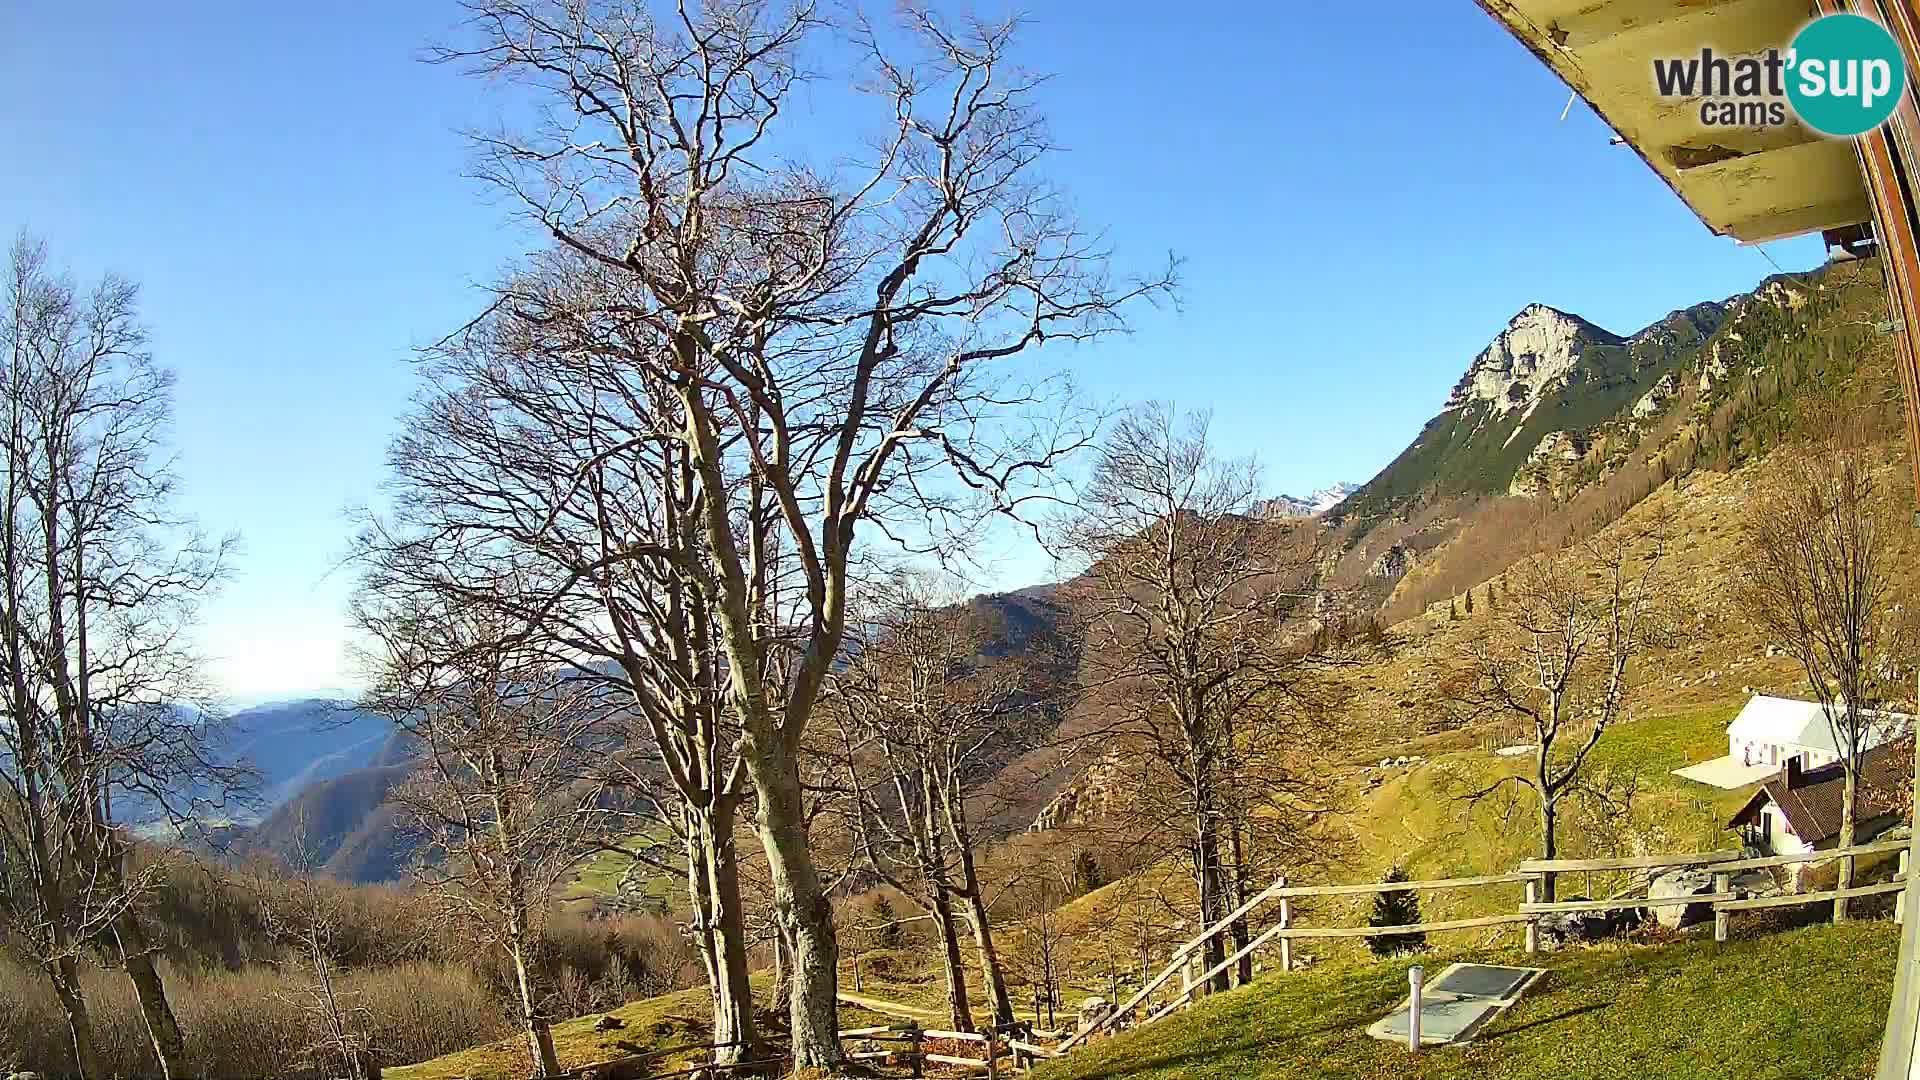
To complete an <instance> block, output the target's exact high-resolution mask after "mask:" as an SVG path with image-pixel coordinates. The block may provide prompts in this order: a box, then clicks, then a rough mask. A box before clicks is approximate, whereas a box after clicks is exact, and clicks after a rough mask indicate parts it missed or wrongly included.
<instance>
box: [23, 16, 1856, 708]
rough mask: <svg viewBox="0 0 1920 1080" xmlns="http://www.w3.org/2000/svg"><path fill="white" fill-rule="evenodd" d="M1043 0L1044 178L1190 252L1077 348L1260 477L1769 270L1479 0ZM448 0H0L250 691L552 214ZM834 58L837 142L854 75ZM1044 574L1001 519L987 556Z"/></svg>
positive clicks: (1089, 362) (317, 604)
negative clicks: (423, 374)
mask: <svg viewBox="0 0 1920 1080" xmlns="http://www.w3.org/2000/svg"><path fill="white" fill-rule="evenodd" d="M871 6H872V7H873V8H874V10H876V11H878V12H881V13H884V12H885V11H886V10H887V8H888V7H889V5H888V4H886V3H884V2H879V3H875V4H873V5H871ZM986 6H987V7H989V8H992V7H994V6H996V5H992V4H989V5H986ZM1028 10H1029V11H1030V12H1032V17H1031V19H1030V21H1029V24H1028V26H1027V30H1026V33H1025V35H1024V37H1023V39H1022V45H1021V57H1022V59H1023V61H1024V62H1025V63H1026V64H1028V65H1029V66H1031V67H1034V68H1036V69H1039V70H1044V71H1048V72H1051V73H1053V74H1054V75H1055V79H1054V81H1053V82H1051V83H1050V84H1049V85H1048V87H1047V89H1046V91H1045V101H1046V105H1047V109H1048V114H1049V118H1050V121H1051V124H1052V128H1053V131H1054V135H1055V137H1056V140H1057V141H1058V142H1059V143H1060V144H1061V145H1062V146H1063V148H1064V149H1063V151H1062V153H1061V154H1060V155H1059V156H1058V158H1057V160H1056V161H1055V162H1054V163H1053V164H1052V165H1051V166H1050V167H1049V172H1050V174H1051V176H1052V177H1053V178H1054V179H1055V180H1056V181H1058V182H1059V183H1060V184H1061V185H1062V186H1064V187H1066V188H1067V189H1068V190H1070V191H1071V192H1072V194H1073V197H1074V200H1075V202H1076V204H1077V206H1078V209H1079V211H1080V213H1081V216H1082V217H1083V218H1084V219H1085V220H1086V221H1088V222H1090V223H1099V224H1102V225H1105V226H1106V227H1107V229H1108V231H1109V234H1110V236H1111V238H1112V241H1113V243H1114V245H1115V247H1116V248H1117V250H1118V251H1119V252H1120V254H1121V262H1122V265H1123V266H1125V265H1127V264H1129V263H1131V264H1134V265H1139V266H1141V267H1142V268H1147V267H1150V266H1151V264H1152V263H1153V262H1154V261H1155V260H1157V259H1159V258H1162V257H1164V255H1165V253H1166V252H1167V251H1169V250H1171V251H1174V252H1176V253H1178V254H1179V255H1180V256H1181V257H1183V258H1184V260H1185V268H1184V272H1183V277H1184V286H1183V291H1182V301H1181V308H1180V310H1179V311H1173V310H1166V311H1160V312H1147V313H1145V314H1143V315H1142V316H1141V317H1140V318H1139V319H1138V320H1137V333H1136V334H1135V335H1133V336H1132V337H1131V338H1128V339H1125V340H1119V341H1108V342H1106V343H1103V344H1101V345H1099V346H1098V347H1094V348H1088V349H1083V350H1079V351H1078V352H1077V353H1076V354H1075V355H1074V356H1073V357H1072V366H1073V368H1074V370H1075V372H1076V377H1077V378H1078V380H1079V381H1080V382H1081V383H1082V385H1083V386H1084V387H1086V388H1087V389H1089V390H1090V391H1091V392H1093V393H1094V394H1095V395H1097V396H1099V397H1101V398H1103V399H1106V400H1111V401H1131V400H1139V399H1143V398H1150V397H1152V398H1166V399H1170V400H1173V401H1175V402H1177V403H1178V404H1180V405H1181V406H1183V407H1188V408H1199V407H1210V408H1212V409H1213V410H1214V414H1215V433H1216V435H1217V437H1218V438H1219V440H1220V441H1221V443H1222V444H1223V445H1224V446H1225V447H1226V448H1227V449H1228V450H1230V451H1232V452H1234V453H1242V454H1256V455H1258V456H1259V458H1260V459H1261V460H1262V461H1263V462H1264V464H1265V465H1266V469H1267V480H1268V485H1269V487H1270V488H1271V489H1272V490H1274V491H1287V492H1298V493H1304V492H1305V491H1307V490H1310V489H1312V488H1315V487H1319V486H1323V485H1325V484H1327V483H1329V482H1331V481H1334V480H1341V479H1350V480H1365V479H1367V478H1368V477H1370V476H1372V475H1373V473H1374V472H1376V471H1377V470H1378V469H1379V468H1380V467H1381V466H1382V465H1384V464H1385V463H1386V462H1387V461H1388V460H1389V459H1390V458H1391V457H1392V456H1393V455H1394V454H1395V453H1397V452H1398V451H1399V450H1400V449H1401V448H1402V447H1403V446H1405V444H1406V443H1407V442H1408V441H1409V440H1410V439H1411V438H1412V437H1413V435H1414V434H1415V433H1416V432H1417V431H1418V429H1419V427H1420V425H1421V423H1422V422H1424V421H1425V420H1426V419H1427V418H1428V417H1430V416H1432V415H1433V413H1434V412H1435V411H1436V410H1437V409H1438V407H1439V406H1440V404H1441V402H1442V401H1443V400H1444V398H1445V397H1446V393H1447V391H1448V389H1449V388H1450V387H1451V386H1452V384H1453V382H1454V381H1455V380H1456V379H1457V378H1458V377H1459V376H1460V373H1461V372H1462V370H1463V369H1464V368H1465V366H1466V364H1467V363H1468V361H1469V360H1470V359H1471V358H1472V357H1473V355H1474V354H1475V353H1477V352H1478V351H1479V350H1480V349H1481V348H1482V347H1484V345H1485V344H1486V342H1487V341H1488V340H1489V339H1490V338H1491V337H1492V336H1493V335H1494V334H1495V333H1497V332H1498V331H1499V330H1500V329H1501V328H1502V327H1503V326H1504V324H1505V323H1506V321H1507V319H1509V318H1510V317H1511V316H1512V315H1513V313H1514V312H1515V311H1517V310H1518V309H1519V308H1521V307H1522V306H1524V305H1525V304H1527V303H1529V302H1532V301H1540V302H1544V303H1548V304H1552V305H1554V306H1557V307H1561V308H1565V309H1567V310H1570V311H1575V312H1578V313H1580V314H1582V315H1585V316H1586V317H1588V318H1590V319H1592V320H1593V321H1595V322H1597V323H1599V324H1600V325H1602V326H1604V327H1607V328H1608V329H1611V330H1615V331H1619V332H1623V333H1624V332H1630V331H1632V330H1634V329H1637V328H1639V327H1640V326H1643V325H1645V324H1646V323H1648V322H1651V321H1652V320H1654V319H1655V318H1657V317H1659V316H1660V315H1661V314H1663V313H1665V312H1667V311H1669V310H1671V309H1673V308H1676V307H1681V306H1685V305H1687V304H1690V303H1694V302H1696V301H1699V300H1701V299H1706V298H1717V297H1722V296H1725V295H1728V294H1730V293H1733V292H1737V291H1740V290H1743V289H1746V288H1750V287H1751V286H1752V285H1753V284H1754V283H1755V282H1756V281H1758V280H1759V279H1760V278H1761V277H1763V276H1765V275H1766V274H1768V273H1770V272H1772V270H1773V264H1772V263H1770V262H1769V261H1768V259H1767V257H1766V255H1763V254H1762V253H1761V252H1760V251H1758V250H1755V249H1752V248H1742V247H1738V246H1736V245H1734V244H1733V243H1732V242H1731V241H1729V240H1725V239H1721V238H1717V237H1714V236H1712V235H1711V234H1709V233H1708V232H1707V231H1706V229H1705V228H1704V227H1702V226H1701V225H1700V224H1699V223H1698V222H1697V221H1696V220H1695V219H1694V218H1693V217H1692V216H1691V215H1690V214H1689V213H1688V212H1687V211H1686V210H1685V208H1684V207H1683V206H1681V205H1680V203H1679V202H1678V200H1677V199H1675V198H1674V197H1673V196H1672V194H1671V193H1670V192H1669V191H1668V190H1667V189H1666V188H1665V187H1664V186H1663V185H1662V184H1661V183H1660V182H1659V181H1658V179H1657V178H1656V177H1655V176H1654V175H1653V173H1652V172H1651V171H1649V170H1648V169H1647V168H1646V167H1645V165H1644V164H1642V163H1641V161H1640V160H1639V159H1638V158H1637V157H1635V156H1634V155H1633V153H1632V152H1631V151H1630V150H1627V149H1625V148H1623V147H1619V146H1610V145H1609V144H1608V135H1609V133H1608V131H1607V130H1606V128H1605V127H1604V126H1603V125H1602V124H1601V123H1600V122H1599V121H1598V120H1597V119H1596V118H1594V117H1593V116H1592V115H1591V114H1590V113H1589V112H1587V111H1586V110H1585V109H1584V108H1583V107H1582V106H1579V105H1576V106H1575V107H1574V109H1573V110H1572V111H1571V113H1570V114H1569V115H1568V116H1567V117H1566V119H1565V120H1564V121H1563V120H1562V119H1561V109H1562V107H1563V106H1564V105H1565V104H1566V100H1567V91H1566V89H1565V88H1564V87H1563V86H1562V85H1561V84H1560V83H1559V82H1558V81H1557V80H1555V79H1554V78H1553V76H1551V75H1550V74H1549V73H1548V72H1547V71H1546V70H1545V69H1544V68H1543V67H1541V65H1540V64H1539V63H1538V62H1537V61H1535V60H1534V59H1533V58H1532V57H1531V56H1530V55H1528V54H1527V53H1526V52H1525V51H1524V50H1523V49H1522V48H1521V47H1520V46H1519V45H1517V44H1515V43H1514V42H1513V41H1512V40H1511V39H1509V38H1508V37H1507V35H1506V34H1505V33H1504V32H1502V31H1501V30H1500V29H1499V28H1498V27H1497V26H1495V25H1494V23H1493V22H1492V21H1491V20H1490V19H1489V18H1488V17H1487V16H1486V15H1485V14H1483V13H1482V12H1481V11H1480V9H1479V8H1478V7H1477V5H1475V4H1474V3H1472V2H1471V0H1388V2H1387V3H1386V4H1384V5H1382V4H1375V5H1370V6H1366V7H1353V6H1350V5H1335V4H1323V5H1307V4H1252V3H1246V4H1239V3H1219V2H1216V3H1205V2H1203V3H1195V4H1189V5H1184V6H1169V5H1167V4H1164V3H1158V2H1156V3H1136V2H1132V0H1127V2H1117V0H1046V2H1045V3H1036V4H1032V5H1031V6H1030V7H1029V8H1028ZM458 18H459V12H458V10H457V9H456V8H455V6H453V5H452V4H442V3H438V2H429V0H409V2H406V3H391V2H381V3H375V2H370V0H341V2H335V3H328V4H324V5H289V4H261V3H254V2H232V3H215V2H193V0H190V2H187V3H182V4H173V5H158V4H151V3H123V2H115V0H98V2H95V3H88V4H74V3H70V2H64V0H24V2H22V0H15V2H14V3H11V4H6V5H0V101H5V102H7V103H8V106H7V108H6V109H4V110H0V230H4V231H6V232H9V233H10V232H12V231H13V230H15V229H18V228H27V229H30V230H32V231H34V232H36V233H39V234H42V235H44V236H45V237H46V238H48V239H49V240H50V241H51V243H52V244H53V246H54V249H55V254H56V258H58V259H60V260H62V261H64V262H66V263H67V264H69V265H70V266H72V267H73V268H74V269H75V270H76V271H77V272H79V273H81V274H83V275H88V276H91V275H92V274H95V273H98V272H99V271H100V270H102V269H107V268H112V269H115V270H118V271H120V272H122V273H125V274H127V275H130V276H131V277H133V278H134V279H136V280H138V281H139V282H141V283H142V285H143V287H144V290H145V311H146V316H147V320H148V322H149V323H150V324H151V327H152V329H153V336H154V344H155V349H156V352H157V354H158V356H159V358H160V359H161V360H162V361H163V362H164V363H166V364H168V365H169V366H171V367H173V368H175V369H176V370H177V371H178V372H179V375H180V385H179V394H178V413H179V438H178V442H179V447H180V451H181V455H182V457H181V469H182V474H183V480H184V485H183V486H184V495H185V500H186V507H187V509H189V510H191V511H193V512H194V513H196V514H197V515H198V516H199V517H200V519H201V521H202V522H203V524H205V525H206V526H207V527H208V528H209V529H211V530H213V531H216V532H218V531H226V530H237V531H239V532H240V533H241V534H242V536H243V539H244V545H245V548H244V551H243V553H242V555H241V557H240V559H239V561H238V564H237V566H236V576H235V579H234V581H233V582H232V583H231V584H230V585H229V586H228V588H227V589H226V591H225V592H224V593H223V595H222V596H221V597H220V599H219V600H217V601H216V602H215V603H213V604H212V605H211V606H210V607H209V608H208V609H207V612H206V625H205V629H204V633H203V642H204V647H205V649H206V651H207V652H208V654H209V657H210V659H211V662H212V664H213V674H214V676H215V678H216V679H217V680H218V681H219V682H220V683H221V685H223V686H224V687H225V688H226V689H227V690H228V691H229V692H230V693H231V694H232V695H234V696H235V697H236V698H238V699H243V700H244V699H251V698H259V697H266V696H274V695H281V694H288V693H297V692H303V691H308V690H313V689H318V688H325V687H335V686H342V685H346V684H348V683H350V682H351V681H352V678H353V673H352V671H351V670H350V669H348V668H347V667H345V666H344V661H343V657H342V649H341V646H342V643H343V640H344V635H345V628H344V618H343V609H344V603H345V597H346V594H347V591H348V588H349V585H350V581H349V579H348V576H347V575H346V574H344V573H343V572H340V571H338V570H336V569H335V564H336V562H337V560H338V558H339V556H340V555H341V553H342V550H343V548H344V546H345V540H346V537H347V535H348V532H349V530H350V522H349V520H348V519H347V517H346V516H345V513H344V512H345V511H346V510H347V509H348V508H350V507H354V506H358V505H362V504H365V503H368V502H369V501H371V500H374V499H376V498H377V487H378V484H379V482H380V480H381V477H382V474H383V466H382V457H383V453H384V448H385V444H386V441H387V439H388V438H389V437H390V436H391V434H392V433H393V431H394V427H395V421H396V417H397V415H398V414H399V412H400V411H401V410H402V409H403V408H404V406H405V403H406V400H407V396H408V394H409V392H410V391H411V388H412V385H413V375H412V372H411V370H410V368H409V363H408V362H409V359H410V357H411V356H412V354H413V350H414V349H415V348H416V347H417V346H419V345H421V344H424V343H426V342H428V341H431V340H432V339H434V338H436V337H438V336H439V335H441V334H443V333H445V332H447V331H449V330H451V329H453V328H455V327H457V326H458V325H459V324H460V323H461V322H463V321H464V320H465V319H466V318H467V317H469V316H470V315H471V314H473V313H474V311H476V310H477V304H478V302H479V299H478V293H477V290H476V289H475V283H476V282H480V281H484V280H486V279H487V278H488V277H489V276H490V274H491V272H492V270H493V269H494V268H495V267H496V266H498V265H499V264H500V263H501V262H502V261H503V260H506V259H510V258H512V257H514V256H515V255H517V254H518V253H520V252H522V251H524V250H526V249H527V248H528V247H529V246H530V245H531V244H532V243H533V240H532V239H531V238H530V237H528V236H527V235H525V234H524V233H523V232H522V231H521V230H520V229H519V227H518V226H517V225H516V224H515V223H514V222H513V221H512V220H511V219H510V217H509V216H508V214H507V213H506V209H505V208H504V207H502V206H500V205H499V204H497V203H496V202H494V201H493V200H491V199H490V198H489V197H488V195H487V193H486V192H485V191H484V189H482V188H481V187H479V186H477V185H476V184H474V183H473V182H472V181H470V180H468V179H466V178H465V177H464V175H463V171H464V167H465V165H466V163H467V160H468V151H467V147H466V145H465V144H464V143H463V141H462V140H461V138H460V136H459V135H458V131H459V129H461V128H462V127H467V126H473V125H484V124H486V123H487V122H488V121H490V120H491V119H493V118H494V117H496V116H497V115H498V113H499V111H500V109H501V108H502V105H503V103H502V100H501V99H499V98H498V97H496V96H493V95H490V94H488V93H486V92H484V91H483V90H482V88H481V87H480V86H478V85H477V84H475V83H473V82H472V81H470V80H467V79H465V78H463V77H461V76H460V75H459V74H458V73H457V72H456V71H454V70H451V69H449V68H445V67H435V66H431V65H427V64H423V63H421V62H419V60H418V56H419V53H420V50H421V48H422V47H423V46H424V45H425V44H427V43H429V42H430V41H432V40H435V39H436V38H439V37H442V36H444V35H445V34H446V33H447V32H448V31H449V30H451V29H452V28H453V27H454V25H455V24H456V22H457V20H458ZM843 85H844V84H843ZM818 93H819V94H820V95H821V96H820V97H819V98H818V99H817V100H811V101H810V102H809V104H810V106H811V109H812V112H813V116H812V120H813V122H814V123H815V124H816V126H817V127H820V128H823V129H828V128H830V129H834V130H823V131H822V133H821V135H820V142H821V145H822V146H832V145H835V144H834V141H833V140H835V139H839V138H844V137H845V136H846V134H847V133H846V132H844V131H842V130H838V129H840V128H841V127H842V125H841V123H840V122H839V121H840V120H841V119H842V113H843V103H842V102H840V101H839V100H838V99H837V98H836V99H835V100H833V101H828V100H827V99H826V96H825V95H826V94H827V91H826V90H824V89H823V90H822V91H819V92H818ZM810 97H811V96H810ZM807 111H808V110H807V109H806V108H803V109H802V120H801V122H802V123H806V122H808V118H807V116H806V113H807ZM829 120H831V121H834V122H833V123H831V124H829V123H828V122H827V121H829ZM811 134H812V133H811V132H809V135H811ZM1768 254H1770V255H1771V256H1772V258H1773V259H1774V260H1775V261H1777V262H1778V264H1779V265H1780V266H1782V267H1785V268H1787V269H1801V268H1805V267H1807V266H1809V265H1812V264H1813V263H1815V262H1816V261H1817V260H1818V259H1819V257H1820V255H1819V251H1818V245H1817V244H1816V243H1814V242H1812V241H1804V240H1803V241H1793V242H1787V243H1781V244H1775V245H1769V247H1768ZM1046 572H1047V564H1046V563H1045V561H1044V559H1042V558H1040V557H1039V556H1037V555H1036V554H1035V553H1034V552H1032V551H1029V550H1022V549H1018V548H1015V547H1011V546H1009V547H1008V548H1007V549H1006V550H1005V551H1003V552H1000V553H999V555H998V559H997V562H996V563H995V565H994V568H993V570H992V571H991V572H990V575H989V576H990V578H991V579H992V580H993V581H994V583H997V584H1003V585H1007V586H1016V585H1021V584H1028V583H1030V582H1031V581H1032V580H1034V579H1035V578H1036V577H1039V576H1044V575H1045V574H1046Z"/></svg>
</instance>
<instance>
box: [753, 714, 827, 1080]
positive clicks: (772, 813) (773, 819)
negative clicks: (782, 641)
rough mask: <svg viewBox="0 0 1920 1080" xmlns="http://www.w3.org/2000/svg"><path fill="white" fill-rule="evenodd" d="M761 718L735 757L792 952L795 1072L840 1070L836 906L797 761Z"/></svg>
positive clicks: (765, 720)
mask: <svg viewBox="0 0 1920 1080" xmlns="http://www.w3.org/2000/svg"><path fill="white" fill-rule="evenodd" d="M759 721H760V722H759V723H758V724H749V725H748V731H747V734H746V737H745V738H743V739H742V740H741V744H740V752H741V757H742V759H743V760H745V761H746V763H747V772H748V774H749V775H750V776H751V777H752V778H753V785H754V789H755V791H756V793H757V794H758V795H759V797H760V812H759V815H758V825H759V831H760V844H761V846H762V847H763V848H765V849H766V854H767V871H768V876H769V877H770V878H771V879H772V881H773V905H774V913H775V917H776V918H777V919H778V920H779V922H780V925H781V930H782V932H783V933H784V934H785V935H786V937H787V944H788V946H789V948H791V949H792V955H791V957H790V959H791V960H792V964H793V974H792V978H793V994H792V1007H791V1009H790V1010H789V1012H790V1015H791V1017H792V1022H793V1068H794V1069H795V1070H796V1071H798V1070H801V1069H819V1070H822V1071H825V1072H832V1071H833V1070H835V1069H838V1068H839V1066H840V1018H839V996H840V970H839V964H840V946H839V942H838V940H837V939H836V937H835V935H834V928H833V908H832V907H831V906H830V905H829V904H828V903H827V897H826V894H825V892H824V891H823V890H822V889H821V887H820V873H819V871H818V870H817V869H815V867H814V864H813V852H812V851H811V850H809V848H808V846H807V821H806V810H805V806H804V805H803V802H802V797H801V788H800V772H799V763H798V760H797V757H796V755H795V754H794V753H793V751H792V748H790V747H786V746H784V745H778V744H775V745H769V743H768V742H767V741H766V735H767V734H768V733H767V732H765V730H764V728H765V727H766V726H769V725H770V723H771V719H770V718H769V717H766V716H764V715H763V716H761V717H760V718H759ZM755 728H761V729H762V730H761V731H756V730H754V729H755ZM776 738H777V737H776ZM781 741H782V742H783V741H784V740H781Z"/></svg>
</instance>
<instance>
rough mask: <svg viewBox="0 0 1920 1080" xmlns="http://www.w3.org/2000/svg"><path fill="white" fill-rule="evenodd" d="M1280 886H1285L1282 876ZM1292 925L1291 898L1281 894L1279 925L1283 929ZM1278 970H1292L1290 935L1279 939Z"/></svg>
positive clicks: (1284, 879)
mask: <svg viewBox="0 0 1920 1080" xmlns="http://www.w3.org/2000/svg"><path fill="white" fill-rule="evenodd" d="M1280 887H1281V888H1283V889H1284V888H1286V887H1287V879H1286V878H1284V877H1283V878H1281V879H1280ZM1292 926H1293V898H1292V897H1288V896H1283V897H1281V898H1280V927H1281V929H1283V930H1284V929H1288V928H1290V927H1292ZM1280 970H1281V971H1292V970H1293V939H1292V938H1290V937H1282V938H1281V939H1280Z"/></svg>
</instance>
